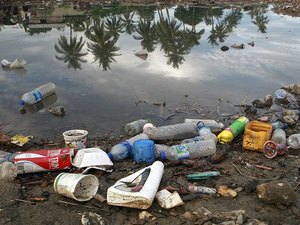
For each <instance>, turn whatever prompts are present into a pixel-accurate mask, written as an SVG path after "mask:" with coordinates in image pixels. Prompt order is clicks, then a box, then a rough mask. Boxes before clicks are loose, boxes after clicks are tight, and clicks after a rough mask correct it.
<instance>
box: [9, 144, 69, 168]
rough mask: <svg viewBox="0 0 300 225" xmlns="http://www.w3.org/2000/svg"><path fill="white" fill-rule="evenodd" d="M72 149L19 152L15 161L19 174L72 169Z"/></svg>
mask: <svg viewBox="0 0 300 225" xmlns="http://www.w3.org/2000/svg"><path fill="white" fill-rule="evenodd" d="M72 152H73V151H72V149H70V148H60V149H50V150H46V149H41V150H34V151H27V152H17V153H16V155H15V157H14V159H13V162H14V164H15V165H16V166H17V170H18V171H17V172H18V174H24V173H36V172H43V171H56V170H65V169H71V167H72V164H71V156H72Z"/></svg>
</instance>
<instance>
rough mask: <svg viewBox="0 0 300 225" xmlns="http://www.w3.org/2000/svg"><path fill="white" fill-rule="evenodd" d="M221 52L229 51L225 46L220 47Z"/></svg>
mask: <svg viewBox="0 0 300 225" xmlns="http://www.w3.org/2000/svg"><path fill="white" fill-rule="evenodd" d="M221 50H222V51H223V52H226V51H228V50H229V47H227V46H222V47H221Z"/></svg>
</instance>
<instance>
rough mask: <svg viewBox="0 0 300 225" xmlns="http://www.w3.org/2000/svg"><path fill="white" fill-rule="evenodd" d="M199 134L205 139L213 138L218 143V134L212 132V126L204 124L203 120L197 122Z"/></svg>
mask: <svg viewBox="0 0 300 225" xmlns="http://www.w3.org/2000/svg"><path fill="white" fill-rule="evenodd" d="M197 126H198V133H199V136H200V137H202V138H203V140H213V141H214V142H215V143H217V140H218V139H217V136H216V135H215V134H214V133H212V132H211V130H210V128H209V127H207V126H206V125H204V123H203V122H202V121H201V122H199V123H198V124H197Z"/></svg>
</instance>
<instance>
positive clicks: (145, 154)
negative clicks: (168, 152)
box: [133, 139, 155, 164]
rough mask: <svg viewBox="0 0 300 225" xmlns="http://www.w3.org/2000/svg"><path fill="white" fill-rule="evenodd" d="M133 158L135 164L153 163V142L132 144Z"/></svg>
mask: <svg viewBox="0 0 300 225" xmlns="http://www.w3.org/2000/svg"><path fill="white" fill-rule="evenodd" d="M133 157H134V161H135V162H136V163H149V164H150V163H153V162H154V161H155V150H154V142H153V141H152V140H147V139H146V140H138V141H136V142H134V143H133Z"/></svg>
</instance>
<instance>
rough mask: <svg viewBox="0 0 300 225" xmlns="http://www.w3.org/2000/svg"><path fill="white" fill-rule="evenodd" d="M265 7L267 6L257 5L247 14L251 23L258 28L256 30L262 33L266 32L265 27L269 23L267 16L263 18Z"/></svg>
mask: <svg viewBox="0 0 300 225" xmlns="http://www.w3.org/2000/svg"><path fill="white" fill-rule="evenodd" d="M267 7H268V5H259V6H256V7H254V8H251V10H250V11H249V12H248V14H249V15H250V17H251V19H252V23H253V24H255V25H256V26H257V27H258V30H259V31H260V32H262V33H266V32H267V26H266V25H267V24H268V23H269V21H270V20H269V18H268V17H267V16H264V14H265V13H266V8H267Z"/></svg>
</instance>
